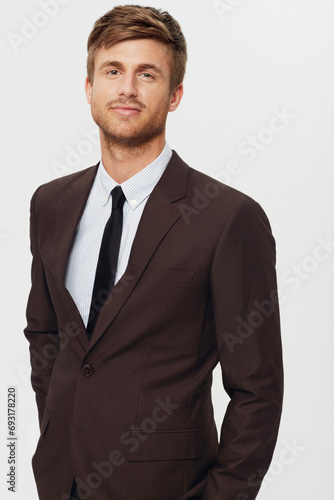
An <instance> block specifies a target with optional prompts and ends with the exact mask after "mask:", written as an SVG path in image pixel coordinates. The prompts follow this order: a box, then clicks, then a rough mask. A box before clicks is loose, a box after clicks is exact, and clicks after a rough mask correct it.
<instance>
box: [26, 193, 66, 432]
mask: <svg viewBox="0 0 334 500" xmlns="http://www.w3.org/2000/svg"><path fill="white" fill-rule="evenodd" d="M37 194H38V190H37V191H36V192H35V194H34V196H33V198H32V200H31V207H30V240H31V253H32V257H33V260H32V269H31V281H32V286H31V290H30V294H29V299H28V305H27V312H26V315H27V326H26V328H25V330H24V334H25V336H26V338H27V339H28V341H29V343H30V347H29V350H30V362H31V383H32V388H33V390H34V391H35V393H36V402H37V408H38V416H39V423H40V424H41V422H42V418H43V413H44V408H45V402H46V397H47V394H48V387H49V383H50V378H51V374H52V369H53V364H54V362H55V359H56V357H57V354H58V351H59V339H58V327H57V318H56V314H55V311H54V308H53V305H52V300H51V297H50V293H49V289H48V284H47V280H46V276H45V272H44V266H43V261H42V258H41V254H40V250H39V241H38V237H37V234H36V223H35V200H36V196H37Z"/></svg>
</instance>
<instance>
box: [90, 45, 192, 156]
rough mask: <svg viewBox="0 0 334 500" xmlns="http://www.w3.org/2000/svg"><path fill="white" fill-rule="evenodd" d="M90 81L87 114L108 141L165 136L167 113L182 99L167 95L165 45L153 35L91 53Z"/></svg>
mask: <svg viewBox="0 0 334 500" xmlns="http://www.w3.org/2000/svg"><path fill="white" fill-rule="evenodd" d="M94 68H95V69H94V80H93V83H91V82H89V80H88V79H87V80H86V94H87V100H88V102H89V104H91V109H92V116H93V119H94V121H95V122H96V123H97V125H98V126H99V127H100V130H101V132H102V134H103V135H104V137H105V139H106V140H107V142H110V143H112V144H119V145H122V146H123V147H126V148H134V147H139V146H142V145H143V144H146V143H149V142H151V141H152V139H155V138H156V137H164V134H165V124H166V118H167V114H168V112H169V111H174V110H175V109H176V108H177V107H178V105H179V103H180V101H181V98H182V95H183V87H182V85H179V86H178V87H177V89H176V90H175V91H174V92H173V94H172V95H171V93H170V77H171V56H170V51H169V49H168V47H166V46H165V45H164V44H162V43H160V42H158V41H156V40H152V39H138V40H126V41H123V42H119V43H117V44H116V45H114V46H112V47H110V48H108V49H106V48H101V49H99V50H98V51H97V52H96V54H95V59H94Z"/></svg>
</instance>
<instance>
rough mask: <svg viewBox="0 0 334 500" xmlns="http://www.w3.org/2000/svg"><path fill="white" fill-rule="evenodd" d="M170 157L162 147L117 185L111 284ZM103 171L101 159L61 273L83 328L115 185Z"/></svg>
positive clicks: (125, 262)
mask: <svg viewBox="0 0 334 500" xmlns="http://www.w3.org/2000/svg"><path fill="white" fill-rule="evenodd" d="M171 156H172V150H171V149H170V147H169V146H168V144H167V143H166V144H165V147H164V149H163V151H162V153H161V154H160V155H159V156H158V157H157V158H156V159H155V160H154V161H153V162H152V163H150V165H148V166H147V167H145V168H144V169H143V170H141V171H140V172H138V173H137V174H136V175H134V176H133V177H130V179H128V180H126V181H125V182H123V183H122V184H120V186H121V187H122V190H123V193H124V196H125V198H126V200H125V203H124V206H123V230H122V238H121V244H120V249H119V256H118V264H117V271H116V277H115V284H116V283H117V281H118V280H119V279H120V278H121V276H122V275H123V273H124V271H125V269H126V267H127V265H128V260H129V256H130V252H131V247H132V243H133V240H134V238H135V235H136V232H137V228H138V224H139V221H140V218H141V216H142V213H143V210H144V207H145V204H146V202H147V200H148V197H149V196H150V194H151V192H152V191H153V189H154V187H155V185H156V184H157V182H158V181H159V179H160V177H161V176H162V174H163V172H164V171H165V168H166V167H167V165H168V163H169V161H170V159H171ZM117 185H118V184H117V182H115V181H114V180H113V179H112V178H111V177H110V175H109V174H108V173H107V172H106V170H105V168H104V166H103V163H102V160H101V162H100V165H99V167H98V170H97V174H96V177H95V180H94V183H93V186H92V189H91V191H90V194H89V196H88V199H87V203H86V206H85V209H84V212H83V214H82V217H81V219H80V222H79V224H78V227H77V230H76V235H75V239H74V243H73V246H72V249H71V252H70V256H69V260H68V263H67V269H66V273H65V286H66V288H67V289H68V291H69V292H70V294H71V295H72V298H73V300H74V302H75V304H76V306H77V308H78V310H79V312H80V314H81V317H82V320H83V322H84V325H85V326H87V322H88V316H89V310H90V303H91V299H92V293H93V286H94V280H95V271H96V266H97V261H98V257H99V251H100V246H101V241H102V236H103V231H104V227H105V225H106V223H107V220H108V219H109V217H110V214H111V195H110V193H111V191H112V190H113V188H114V187H115V186H117Z"/></svg>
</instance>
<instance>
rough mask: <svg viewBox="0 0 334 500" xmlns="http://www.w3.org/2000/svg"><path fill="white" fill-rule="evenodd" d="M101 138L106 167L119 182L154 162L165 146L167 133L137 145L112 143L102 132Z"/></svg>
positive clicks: (103, 159)
mask: <svg viewBox="0 0 334 500" xmlns="http://www.w3.org/2000/svg"><path fill="white" fill-rule="evenodd" d="M100 139H101V152H102V161H103V165H104V168H105V169H106V171H107V173H108V174H109V175H110V177H112V178H113V179H114V181H116V182H117V183H118V184H121V183H122V182H125V181H126V180H127V179H130V177H132V176H133V175H135V174H137V173H138V172H140V171H141V170H143V169H144V168H145V167H146V166H147V165H149V164H150V163H152V161H154V160H155V159H156V158H157V157H158V156H159V155H160V154H161V152H162V151H163V149H164V147H165V134H163V135H161V136H159V137H155V138H154V139H152V140H151V141H150V142H147V143H145V144H142V145H140V146H137V147H129V146H124V145H120V144H115V143H113V144H110V142H109V141H107V140H106V138H105V137H104V135H103V134H101V133H100Z"/></svg>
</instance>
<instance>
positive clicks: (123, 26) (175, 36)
mask: <svg viewBox="0 0 334 500" xmlns="http://www.w3.org/2000/svg"><path fill="white" fill-rule="evenodd" d="M138 38H153V39H155V40H157V41H159V42H161V43H163V44H165V45H167V46H169V47H170V49H171V54H172V62H173V67H172V75H171V81H170V89H171V92H172V91H173V90H174V89H175V88H176V87H177V86H178V85H179V84H180V83H182V82H183V78H184V75H185V71H186V63H187V44H186V40H185V38H184V35H183V33H182V31H181V27H180V25H179V23H178V22H177V21H176V20H175V19H174V18H173V17H172V16H171V15H170V14H169V13H168V12H165V11H162V10H161V9H155V8H154V7H141V6H139V5H119V6H117V7H114V8H113V9H112V10H110V11H109V12H107V13H106V14H105V15H104V16H102V17H100V19H98V20H97V21H96V23H95V24H94V28H93V30H92V32H91V34H90V35H89V38H88V43H87V49H88V58H87V75H88V78H89V81H90V82H91V83H92V82H93V75H94V56H95V53H96V51H97V50H98V49H100V48H101V47H104V48H109V47H111V46H112V45H115V44H116V43H118V42H122V41H124V40H134V39H138Z"/></svg>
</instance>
